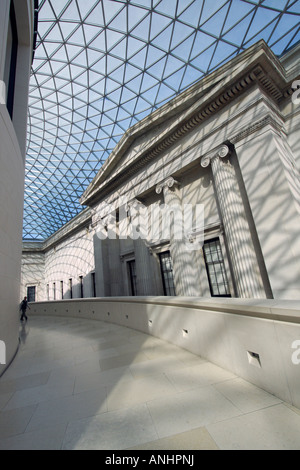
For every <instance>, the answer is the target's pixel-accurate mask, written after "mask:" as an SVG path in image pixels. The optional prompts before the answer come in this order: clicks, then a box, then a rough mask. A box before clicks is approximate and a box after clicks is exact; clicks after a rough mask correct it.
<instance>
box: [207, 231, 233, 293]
mask: <svg viewBox="0 0 300 470" xmlns="http://www.w3.org/2000/svg"><path fill="white" fill-rule="evenodd" d="M203 254H204V260H205V265H206V271H207V276H208V282H209V287H210V292H211V296H212V297H231V295H230V290H229V284H228V279H227V275H226V271H225V264H224V258H223V255H222V249H221V244H220V240H219V238H214V239H213V240H208V241H206V242H204V245H203Z"/></svg>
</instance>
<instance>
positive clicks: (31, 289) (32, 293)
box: [27, 286, 36, 302]
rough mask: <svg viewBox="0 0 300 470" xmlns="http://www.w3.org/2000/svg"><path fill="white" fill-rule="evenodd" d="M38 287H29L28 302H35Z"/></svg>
mask: <svg viewBox="0 0 300 470" xmlns="http://www.w3.org/2000/svg"><path fill="white" fill-rule="evenodd" d="M35 295H36V287H35V286H29V287H27V300H28V302H35Z"/></svg>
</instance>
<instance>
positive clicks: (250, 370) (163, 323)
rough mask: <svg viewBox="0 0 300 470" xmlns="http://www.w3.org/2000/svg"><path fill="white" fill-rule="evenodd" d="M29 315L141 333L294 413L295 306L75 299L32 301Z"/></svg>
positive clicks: (299, 367) (299, 326) (298, 329)
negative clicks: (276, 400)
mask: <svg viewBox="0 0 300 470" xmlns="http://www.w3.org/2000/svg"><path fill="white" fill-rule="evenodd" d="M30 315H50V316H51V315H53V316H65V317H68V316H69V317H78V318H86V319H94V320H95V319H96V320H102V321H107V322H112V323H116V324H119V325H122V326H126V327H129V328H133V329H136V330H139V331H142V332H144V333H147V334H150V335H153V336H156V337H158V338H161V339H163V340H165V341H168V342H171V343H173V344H176V345H177V346H180V347H182V348H184V349H187V350H189V351H191V352H192V353H194V354H197V355H199V356H201V357H204V358H206V359H207V360H209V361H211V362H213V363H215V364H217V365H219V366H221V367H223V368H225V369H228V370H230V371H231V372H233V373H235V374H236V375H237V376H240V377H243V378H244V379H245V380H248V381H249V382H251V383H254V384H256V385H257V386H258V387H261V388H262V389H264V390H266V391H268V392H269V393H272V394H274V395H276V396H277V397H279V398H281V399H282V400H284V401H286V402H288V403H292V404H293V405H295V406H297V407H298V408H300V312H299V302H298V301H275V300H248V299H245V300H241V299H197V298H194V299H193V300H191V298H182V297H176V298H175V297H169V298H168V297H119V298H100V299H80V300H63V301H56V302H38V303H35V304H32V306H31V310H30ZM29 321H30V319H29ZM256 354H258V355H259V360H258V358H257V356H256Z"/></svg>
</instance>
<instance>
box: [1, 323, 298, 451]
mask: <svg viewBox="0 0 300 470" xmlns="http://www.w3.org/2000/svg"><path fill="white" fill-rule="evenodd" d="M20 338H21V345H20V350H19V353H18V355H17V357H16V359H15V361H14V362H13V364H12V366H11V367H10V368H9V369H8V370H7V372H6V373H5V374H4V375H3V376H2V377H1V379H0V449H1V450H9V449H12V450H21V449H30V450H38V449H43V450H47V449H51V450H55V449H61V450H75V449H86V450H88V449H99V450H100V449H104V450H123V449H130V450H142V449H143V450H198V449H199V450H201V449H203V450H204V449H205V450H214V449H215V450H217V449H221V450H222V449H224V450H225V449H241V450H246V449H278V450H279V449H300V411H299V410H298V409H296V408H294V407H292V406H290V405H288V404H286V403H284V402H282V400H280V399H278V398H276V397H274V396H272V395H270V394H268V393H266V392H264V391H263V390H261V389H259V388H257V387H255V386H253V385H251V384H249V383H247V382H245V381H244V380H242V379H240V378H239V377H236V376H235V375H233V374H232V373H230V372H228V371H226V370H223V369H221V368H219V367H217V366H216V365H214V364H211V363H209V362H207V361H205V360H203V359H201V358H199V357H197V356H195V355H193V354H191V353H189V352H187V351H184V350H182V349H179V348H177V347H175V346H174V345H171V344H169V343H166V342H164V341H161V340H159V339H156V338H153V337H150V336H147V335H145V334H142V333H139V332H136V331H133V330H129V329H127V328H123V327H120V326H116V325H112V324H108V323H102V322H97V321H87V320H82V319H66V318H58V317H56V318H49V317H31V318H30V319H29V321H28V323H27V324H26V325H23V326H21V327H20Z"/></svg>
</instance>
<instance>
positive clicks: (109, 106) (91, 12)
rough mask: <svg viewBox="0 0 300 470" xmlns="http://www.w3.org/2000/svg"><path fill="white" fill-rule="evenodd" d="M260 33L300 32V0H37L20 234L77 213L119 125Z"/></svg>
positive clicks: (295, 35)
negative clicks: (37, 17)
mask: <svg viewBox="0 0 300 470" xmlns="http://www.w3.org/2000/svg"><path fill="white" fill-rule="evenodd" d="M259 39H264V40H265V41H266V43H267V44H268V45H269V46H270V47H271V48H272V50H273V51H274V53H275V54H277V55H280V54H282V53H283V52H284V51H286V50H287V49H288V48H290V47H291V46H292V45H294V44H295V43H296V42H298V41H299V39H300V0H260V1H259V0H256V1H254V0H251V1H250V0H136V1H133V0H132V1H125V0H124V1H123V0H122V1H121V0H120V1H119V0H114V1H112V0H68V1H64V0H42V1H40V6H39V24H38V38H37V49H36V52H35V58H34V62H33V65H32V74H31V80H30V90H29V113H28V141H27V157H26V177H25V205H24V230H23V237H24V239H29V240H34V239H38V240H43V239H45V238H47V237H49V236H50V235H51V234H53V233H54V232H55V231H56V230H57V229H59V228H60V227H61V226H62V225H63V224H65V223H66V222H68V221H69V220H70V219H71V218H72V217H74V216H75V215H77V214H78V213H79V212H80V211H81V210H82V207H81V205H80V204H79V198H80V197H81V195H82V193H83V191H84V190H85V189H86V188H87V186H88V184H89V183H90V182H91V180H92V179H93V177H94V176H95V174H96V173H97V171H98V170H99V169H100V168H101V165H102V164H103V162H104V161H105V160H106V159H107V157H108V156H109V154H110V152H111V151H112V150H113V148H114V147H115V146H116V144H117V143H118V141H119V140H120V138H121V137H122V135H123V134H124V132H125V131H126V130H127V129H128V128H129V127H131V126H132V125H134V124H135V123H136V122H138V121H139V120H141V119H142V118H144V117H145V116H147V115H148V114H149V113H151V112H152V111H154V110H155V109H157V108H158V107H160V106H161V105H163V104H164V103H165V102H167V101H168V100H170V99H171V98H173V97H174V96H176V94H178V93H179V92H181V91H183V90H184V89H186V88H187V87H188V86H190V85H191V84H193V83H194V82H195V81H197V80H199V79H201V78H202V77H203V76H205V75H206V74H208V73H209V72H211V71H212V70H214V69H216V68H217V67H219V66H220V65H221V64H222V63H224V62H225V61H228V60H229V59H231V58H233V57H234V56H236V55H237V54H239V53H240V52H241V51H243V50H245V49H247V48H248V47H249V46H250V45H252V44H253V43H255V42H257V41H258V40H259Z"/></svg>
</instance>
